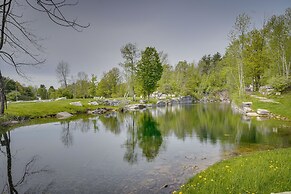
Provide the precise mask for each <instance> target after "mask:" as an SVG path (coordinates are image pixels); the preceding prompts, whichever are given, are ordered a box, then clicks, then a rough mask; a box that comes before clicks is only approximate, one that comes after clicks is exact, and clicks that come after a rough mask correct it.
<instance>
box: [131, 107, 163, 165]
mask: <svg viewBox="0 0 291 194" xmlns="http://www.w3.org/2000/svg"><path fill="white" fill-rule="evenodd" d="M137 133H138V140H139V147H140V148H141V149H142V152H143V155H144V156H145V157H146V158H147V160H148V161H151V160H153V159H154V158H155V157H156V156H157V155H158V153H159V150H160V146H161V145H162V143H163V138H162V134H161V132H160V131H159V129H158V123H157V121H156V120H155V119H154V118H153V116H152V115H151V114H150V113H149V112H146V113H145V114H143V115H142V116H141V118H140V120H139V125H138V132H137Z"/></svg>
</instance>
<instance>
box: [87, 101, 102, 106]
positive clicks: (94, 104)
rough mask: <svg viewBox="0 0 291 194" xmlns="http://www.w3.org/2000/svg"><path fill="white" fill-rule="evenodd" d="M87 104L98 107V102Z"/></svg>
mask: <svg viewBox="0 0 291 194" xmlns="http://www.w3.org/2000/svg"><path fill="white" fill-rule="evenodd" d="M88 104H89V105H93V106H97V105H99V104H98V102H96V101H93V102H89V103H88Z"/></svg>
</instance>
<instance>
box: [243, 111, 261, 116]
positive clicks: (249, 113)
mask: <svg viewBox="0 0 291 194" xmlns="http://www.w3.org/2000/svg"><path fill="white" fill-rule="evenodd" d="M246 116H248V117H258V116H260V115H259V114H258V113H256V112H248V113H247V114H246Z"/></svg>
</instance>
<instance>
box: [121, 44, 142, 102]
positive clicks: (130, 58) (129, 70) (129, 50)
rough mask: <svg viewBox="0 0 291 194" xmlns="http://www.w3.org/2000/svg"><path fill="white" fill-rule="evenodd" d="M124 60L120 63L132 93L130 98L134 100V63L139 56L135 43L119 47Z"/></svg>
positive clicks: (135, 63)
mask: <svg viewBox="0 0 291 194" xmlns="http://www.w3.org/2000/svg"><path fill="white" fill-rule="evenodd" d="M120 52H121V55H122V58H123V59H124V62H123V63H121V64H120V65H121V67H123V69H124V71H125V78H126V81H127V83H128V90H129V92H130V93H131V95H132V99H133V100H135V87H134V85H135V80H136V65H137V62H138V58H139V55H140V54H139V50H138V48H137V46H136V44H133V43H127V44H126V45H125V46H123V47H122V48H121V49H120Z"/></svg>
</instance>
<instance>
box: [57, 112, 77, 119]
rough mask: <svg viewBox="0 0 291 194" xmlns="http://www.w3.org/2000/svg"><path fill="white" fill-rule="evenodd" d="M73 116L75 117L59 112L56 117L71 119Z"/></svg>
mask: <svg viewBox="0 0 291 194" xmlns="http://www.w3.org/2000/svg"><path fill="white" fill-rule="evenodd" d="M71 116H73V115H72V114H70V113H68V112H59V113H58V114H57V115H56V117H57V118H58V119H66V118H69V117H71Z"/></svg>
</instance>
